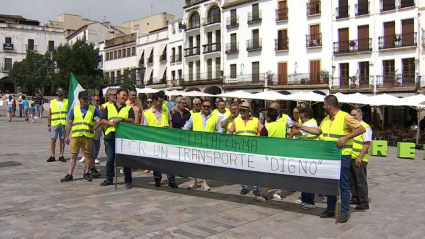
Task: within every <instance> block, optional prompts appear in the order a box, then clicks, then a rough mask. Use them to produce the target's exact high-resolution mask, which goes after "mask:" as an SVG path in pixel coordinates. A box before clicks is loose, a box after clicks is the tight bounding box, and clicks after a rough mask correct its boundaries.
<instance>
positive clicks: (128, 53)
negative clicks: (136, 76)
mask: <svg viewBox="0 0 425 239" xmlns="http://www.w3.org/2000/svg"><path fill="white" fill-rule="evenodd" d="M127 56H130V48H127Z"/></svg>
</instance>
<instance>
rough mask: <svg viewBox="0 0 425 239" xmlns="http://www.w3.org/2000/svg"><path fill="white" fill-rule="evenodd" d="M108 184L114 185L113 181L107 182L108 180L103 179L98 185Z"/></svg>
mask: <svg viewBox="0 0 425 239" xmlns="http://www.w3.org/2000/svg"><path fill="white" fill-rule="evenodd" d="M109 185H114V183H113V182H109V181H108V180H105V181H103V182H102V183H101V184H100V186H102V187H103V186H109Z"/></svg>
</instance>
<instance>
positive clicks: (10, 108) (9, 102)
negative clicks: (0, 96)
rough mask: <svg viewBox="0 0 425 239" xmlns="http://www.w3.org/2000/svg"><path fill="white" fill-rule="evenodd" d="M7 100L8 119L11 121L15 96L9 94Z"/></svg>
mask: <svg viewBox="0 0 425 239" xmlns="http://www.w3.org/2000/svg"><path fill="white" fill-rule="evenodd" d="M6 102H7V119H8V120H9V122H12V113H13V96H12V95H9V96H8V98H7V99H6Z"/></svg>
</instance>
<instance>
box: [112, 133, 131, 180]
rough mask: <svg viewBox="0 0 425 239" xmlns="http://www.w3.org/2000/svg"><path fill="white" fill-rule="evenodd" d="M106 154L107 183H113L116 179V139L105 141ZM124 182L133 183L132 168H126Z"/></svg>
mask: <svg viewBox="0 0 425 239" xmlns="http://www.w3.org/2000/svg"><path fill="white" fill-rule="evenodd" d="M105 152H106V181H108V182H113V181H114V177H115V139H114V140H108V139H105ZM124 181H125V182H126V183H132V182H133V178H132V177H131V168H128V167H124Z"/></svg>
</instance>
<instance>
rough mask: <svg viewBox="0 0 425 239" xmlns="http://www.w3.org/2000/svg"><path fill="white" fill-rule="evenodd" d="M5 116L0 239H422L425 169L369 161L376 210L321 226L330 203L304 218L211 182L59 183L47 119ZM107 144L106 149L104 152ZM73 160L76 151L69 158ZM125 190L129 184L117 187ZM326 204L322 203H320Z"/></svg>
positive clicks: (286, 206)
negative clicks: (203, 187)
mask: <svg viewBox="0 0 425 239" xmlns="http://www.w3.org/2000/svg"><path fill="white" fill-rule="evenodd" d="M1 114H2V116H1V117H0V133H1V144H0V238H73V239H77V238H99V239H106V238H277V239H283V238H379V239H381V238H425V216H424V213H425V202H424V198H425V177H424V171H425V161H424V160H422V157H423V151H417V155H416V160H406V159H397V158H396V157H395V155H396V149H395V148H390V149H389V155H391V156H390V157H386V158H378V157H372V158H371V162H370V164H369V190H370V198H371V199H372V201H371V204H370V207H371V209H370V210H368V211H366V212H357V211H354V210H352V214H351V219H350V220H349V222H348V223H346V224H335V223H334V219H320V218H319V217H318V215H319V214H320V213H321V212H322V211H323V210H324V208H325V204H324V203H323V202H318V203H317V206H318V208H316V209H315V210H311V211H303V210H301V209H300V207H299V206H298V205H296V204H294V203H293V201H294V200H296V199H297V198H298V197H299V195H300V194H299V193H294V194H290V195H288V196H287V197H286V198H284V199H283V200H282V201H280V200H279V201H278V200H273V201H271V202H269V203H262V202H258V201H256V200H254V199H253V195H252V193H249V194H248V195H246V196H241V195H239V191H240V187H239V185H229V184H226V183H225V182H211V183H210V186H211V188H212V190H211V192H204V191H198V190H196V191H189V190H187V189H186V188H185V187H184V186H185V184H187V182H188V179H178V180H177V183H178V184H183V185H181V188H179V189H170V188H168V187H167V186H166V182H164V184H163V185H164V186H163V187H161V188H159V189H158V188H155V187H154V186H153V178H152V175H150V174H146V173H143V172H141V171H137V172H134V177H135V179H134V182H133V185H134V187H133V188H132V189H131V190H126V189H125V188H124V184H119V185H118V189H117V190H115V188H114V187H113V186H109V187H100V186H99V183H101V182H102V181H103V176H104V173H105V153H104V150H103V145H102V150H101V157H100V160H101V164H100V166H99V169H100V170H101V173H102V174H103V175H102V178H101V179H95V180H93V182H86V181H85V180H83V179H82V174H83V165H82V164H80V163H77V168H76V172H75V174H74V179H76V180H74V181H73V182H70V183H60V182H59V180H60V178H62V177H63V176H65V174H66V172H67V168H68V163H62V162H52V163H47V162H46V160H47V158H48V157H49V134H48V132H47V130H46V125H47V123H46V119H41V120H40V119H39V120H37V121H36V122H35V123H27V122H22V120H21V119H20V118H15V119H14V120H15V121H14V122H12V123H8V122H7V120H6V117H5V111H4V110H2V112H1ZM102 144H103V143H102ZM65 151H66V155H65V157H66V158H67V159H68V158H69V147H66V149H65ZM119 181H120V182H121V183H123V181H124V180H123V178H122V177H121V178H119ZM319 200H321V198H319Z"/></svg>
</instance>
